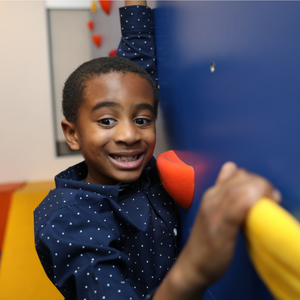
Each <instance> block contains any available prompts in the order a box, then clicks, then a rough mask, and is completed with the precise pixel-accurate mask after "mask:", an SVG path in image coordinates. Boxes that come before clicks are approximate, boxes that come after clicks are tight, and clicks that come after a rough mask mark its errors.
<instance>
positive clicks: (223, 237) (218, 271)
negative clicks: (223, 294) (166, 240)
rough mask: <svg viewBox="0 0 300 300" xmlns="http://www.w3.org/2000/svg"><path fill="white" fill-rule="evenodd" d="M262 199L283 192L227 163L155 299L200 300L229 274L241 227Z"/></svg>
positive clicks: (276, 197) (264, 180) (207, 196)
mask: <svg viewBox="0 0 300 300" xmlns="http://www.w3.org/2000/svg"><path fill="white" fill-rule="evenodd" d="M262 197H268V198H270V199H273V200H274V201H276V202H279V201H280V193H279V192H278V191H277V190H275V189H274V188H273V187H272V185H271V184H270V183H269V182H268V181H267V180H266V179H264V178H263V177H260V176H258V175H255V174H252V173H250V172H247V171H246V170H244V169H239V168H237V166H236V165H235V164H234V163H232V162H228V163H225V164H224V165H223V167H222V168H221V170H220V172H219V175H218V178H217V180H216V182H215V185H214V186H213V187H211V188H210V189H208V190H207V191H206V192H205V194H204V196H203V198H202V202H201V205H200V208H199V212H198V214H197V217H196V219H195V223H194V226H193V228H192V231H191V234H190V237H189V239H188V242H187V244H186V246H185V247H184V249H183V250H182V252H181V254H180V256H179V257H178V259H177V262H176V263H175V264H174V266H173V267H172V269H171V270H170V271H169V273H168V274H167V276H166V278H165V281H164V282H163V283H162V284H161V286H160V287H159V289H158V290H157V293H156V294H155V297H154V299H160V298H161V299H173V300H174V299H185V300H188V299H199V298H200V297H201V296H202V295H203V293H204V291H205V289H206V287H207V286H208V285H210V284H212V283H214V282H215V281H216V280H218V279H219V278H220V277H221V276H222V275H223V274H224V272H225V271H226V269H227V267H228V266H229V264H230V261H231V259H232V256H233V252H234V247H235V244H236V238H237V233H238V230H239V228H241V227H242V226H243V224H244V221H245V218H246V215H247V212H248V211H249V209H250V208H251V207H252V206H253V205H254V204H255V203H256V202H257V201H259V199H260V198H262Z"/></svg>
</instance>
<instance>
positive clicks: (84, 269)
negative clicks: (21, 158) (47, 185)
mask: <svg viewBox="0 0 300 300" xmlns="http://www.w3.org/2000/svg"><path fill="white" fill-rule="evenodd" d="M157 105H158V98H157V91H156V89H155V85H154V83H153V82H152V81H151V78H150V77H149V75H148V74H147V73H146V72H145V71H144V70H143V69H142V68H141V67H139V66H137V65H136V64H134V63H133V62H130V61H128V60H127V59H123V58H100V59H96V60H92V61H90V62H87V63H85V64H83V65H81V66H80V67H79V68H78V69H77V70H75V71H74V72H73V73H72V74H71V76H70V77H69V78H68V80H67V82H66V84H65V88H64V93H63V111H64V115H65V117H66V120H63V121H62V127H63V131H64V134H65V137H66V141H67V143H68V144H69V146H70V147H71V149H73V150H80V151H81V153H82V154H83V156H84V159H85V161H84V162H82V163H80V164H78V165H76V166H73V167H71V168H69V169H67V170H66V171H63V172H62V173H60V174H58V175H57V176H56V177H55V181H56V189H54V190H52V191H50V193H49V195H48V196H47V197H46V198H45V199H44V201H43V202H42V203H41V204H40V205H39V207H38V208H37V209H36V211H35V238H36V249H37V252H38V254H39V257H40V260H41V262H42V264H43V266H44V269H45V271H46V273H47V275H48V277H49V278H50V279H51V281H52V282H53V283H54V284H55V285H56V286H57V288H58V289H59V290H60V291H61V293H62V294H63V295H64V297H65V298H66V299H143V298H146V299H150V298H151V297H153V299H164V300H166V299H173V300H174V299H199V298H200V297H201V296H202V295H203V293H204V291H205V289H206V288H207V286H208V285H209V284H211V283H213V282H214V281H215V280H217V279H218V278H219V277H220V276H221V275H222V274H223V272H224V271H225V269H226V267H227V266H228V264H229V262H230V259H231V257H232V253H233V249H234V245H235V239H236V234H237V231H238V229H239V228H240V226H242V224H243V221H244V219H245V216H246V213H247V211H248V210H249V208H250V207H251V206H252V205H253V204H254V203H255V202H256V201H257V200H258V199H259V198H261V197H262V196H267V197H270V198H274V199H275V200H279V197H278V196H277V194H276V192H275V191H274V190H273V188H272V186H271V185H270V184H269V183H268V182H267V181H266V180H264V179H263V178H261V177H259V176H256V175H253V174H250V173H247V172H246V171H244V170H240V169H238V168H237V167H236V166H235V165H234V164H233V163H227V164H225V165H224V166H223V168H222V169H221V171H220V174H219V177H218V179H217V181H216V184H215V185H214V186H213V187H212V188H211V189H209V190H208V191H207V192H206V193H205V195H204V196H203V199H202V202H201V207H200V210H199V213H198V215H197V218H196V220H195V224H194V227H193V229H192V231H191V235H190V237H189V240H188V242H187V244H186V246H185V247H184V249H183V250H182V251H181V253H180V255H178V248H177V232H178V229H177V228H178V225H177V224H178V220H177V214H176V209H175V206H174V203H173V201H172V199H170V197H169V196H168V195H167V193H166V192H165V191H164V189H163V187H162V185H161V183H160V181H159V177H158V175H157V171H156V166H155V159H154V158H152V154H153V150H154V147H155V118H156V115H157Z"/></svg>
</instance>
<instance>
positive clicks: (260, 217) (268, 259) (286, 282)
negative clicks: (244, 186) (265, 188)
mask: <svg viewBox="0 0 300 300" xmlns="http://www.w3.org/2000/svg"><path fill="white" fill-rule="evenodd" d="M244 233H245V235H246V238H247V240H248V250H249V253H250V256H251V259H252V262H253V264H254V265H255V268H256V270H257V272H258V273H259V275H260V276H261V278H262V279H263V281H264V282H265V283H266V285H267V286H268V287H269V289H270V291H271V292H272V294H273V295H274V297H275V298H276V299H282V300H296V299H300V224H299V222H298V221H297V220H296V219H295V218H294V217H293V216H292V215H291V214H289V213H288V212H287V211H286V210H284V209H283V208H282V207H280V206H279V205H278V204H276V203H275V202H273V201H271V200H269V199H266V198H264V199H262V200H261V201H259V202H258V203H257V204H256V205H255V206H254V207H253V208H252V209H251V210H250V212H249V214H248V216H247V219H246V224H245V228H244Z"/></svg>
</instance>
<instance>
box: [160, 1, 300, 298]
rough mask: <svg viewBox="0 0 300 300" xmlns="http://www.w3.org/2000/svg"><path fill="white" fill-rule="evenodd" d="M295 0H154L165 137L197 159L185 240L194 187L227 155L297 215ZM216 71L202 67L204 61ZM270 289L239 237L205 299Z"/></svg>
mask: <svg viewBox="0 0 300 300" xmlns="http://www.w3.org/2000/svg"><path fill="white" fill-rule="evenodd" d="M299 16H300V2H285V1H279V2H271V1H270V2H268V1H267V2H259V1H253V2H244V1H234V2H226V1H221V2H215V1H174V2H173V1H166V2H163V1H158V8H157V9H156V11H155V33H156V49H157V58H158V75H159V83H160V97H161V98H160V99H161V107H162V113H163V115H164V118H165V122H166V125H167V128H168V135H169V138H170V143H171V147H172V149H174V150H177V154H178V155H179V157H180V158H181V159H182V160H184V161H185V162H186V163H188V164H190V165H192V166H194V167H195V169H196V186H197V188H196V192H195V197H194V202H193V205H192V207H191V208H190V209H189V210H187V211H183V210H181V221H182V224H183V235H182V236H183V238H182V242H183V243H184V242H185V241H186V238H187V236H188V233H189V230H190V227H191V226H192V222H193V219H194V216H195V213H196V210H197V207H198V205H199V202H200V199H201V195H202V193H203V191H204V190H205V189H206V188H208V187H209V186H211V185H213V183H214V180H215V178H216V176H217V174H218V171H219V169H220V167H221V165H222V164H223V163H224V162H225V161H228V160H232V161H235V162H236V163H237V164H238V165H239V166H240V167H244V168H246V169H248V170H250V171H253V172H255V173H259V174H261V175H263V176H265V177H266V178H268V179H269V180H270V181H271V182H273V184H274V185H275V186H276V187H277V188H278V189H279V190H280V191H281V193H282V195H283V203H282V205H283V206H284V207H285V208H286V209H288V210H289V211H290V212H291V213H292V214H294V215H295V216H296V217H298V215H299V208H300V207H299V206H300V205H299V203H300V155H299V154H300V133H299V129H300V117H299V113H300V17H299ZM212 62H214V63H215V71H214V72H211V68H210V67H211V63H212ZM214 298H215V299H218V300H219V299H222V300H224V299H228V300H229V299H230V300H235V299H239V300H240V299H243V300H247V299H249V300H253V299H264V300H265V299H272V297H271V296H270V294H269V293H268V291H267V289H266V288H265V287H264V285H263V284H262V283H261V282H260V280H259V278H258V277H257V275H256V273H255V270H254V269H253V267H252V265H251V263H250V261H249V259H248V255H247V252H246V247H245V244H244V241H243V237H242V235H240V237H239V241H238V245H237V251H236V255H235V258H234V260H233V263H232V265H231V267H230V269H229V270H228V272H227V273H226V274H225V276H224V278H222V279H221V280H220V281H219V282H218V283H217V284H215V285H214V286H212V287H211V289H210V292H208V293H207V294H206V296H205V299H214Z"/></svg>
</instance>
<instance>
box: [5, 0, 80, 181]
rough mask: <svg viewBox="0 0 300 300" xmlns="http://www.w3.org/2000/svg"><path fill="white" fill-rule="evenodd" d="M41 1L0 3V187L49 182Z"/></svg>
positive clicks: (58, 162) (62, 163)
mask: <svg viewBox="0 0 300 300" xmlns="http://www.w3.org/2000/svg"><path fill="white" fill-rule="evenodd" d="M46 25H47V24H46V11H45V7H44V2H43V1H0V97H1V98H0V145H1V146H0V183H6V182H17V181H39V180H48V179H52V178H53V177H54V175H55V174H57V173H58V172H59V171H61V170H63V169H65V168H66V167H68V166H70V165H71V164H75V163H76V162H79V161H80V160H81V157H80V156H76V157H63V158H57V157H56V155H55V143H54V130H53V128H54V126H53V120H52V104H51V94H50V92H51V90H50V70H49V55H48V39H47V29H46Z"/></svg>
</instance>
